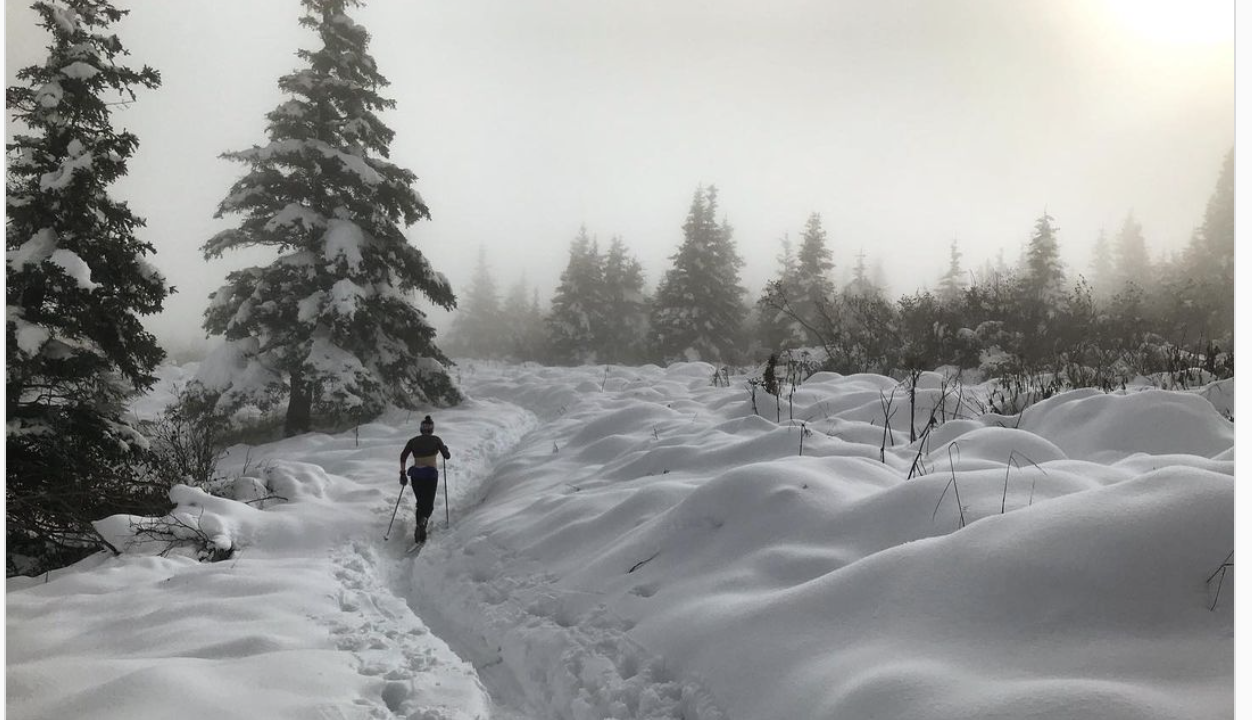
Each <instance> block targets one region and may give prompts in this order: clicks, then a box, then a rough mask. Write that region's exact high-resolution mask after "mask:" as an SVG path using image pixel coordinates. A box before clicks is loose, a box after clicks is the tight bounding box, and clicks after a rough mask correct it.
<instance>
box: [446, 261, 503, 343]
mask: <svg viewBox="0 0 1252 720" xmlns="http://www.w3.org/2000/svg"><path fill="white" fill-rule="evenodd" d="M504 336H505V324H504V321H503V319H502V318H501V315H500V297H499V294H498V292H497V291H496V281H495V278H493V277H492V276H491V269H490V268H488V267H487V253H486V251H485V250H484V249H483V248H482V247H479V249H478V265H477V266H476V267H475V269H474V279H473V280H472V281H471V282H470V286H469V289H468V290H466V292H465V299H464V300H463V301H462V302H461V303H460V306H459V307H458V308H457V314H456V317H455V318H453V320H452V332H451V333H449V337H448V346H449V348H450V349H451V351H452V352H455V353H458V354H461V355H465V356H466V357H473V358H498V357H500V356H501V355H502V354H503V353H504V352H506V350H507V347H506V345H505V342H504Z"/></svg>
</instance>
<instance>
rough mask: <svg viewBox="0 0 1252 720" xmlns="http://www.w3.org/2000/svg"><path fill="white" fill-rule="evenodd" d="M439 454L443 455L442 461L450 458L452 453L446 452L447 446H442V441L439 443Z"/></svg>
mask: <svg viewBox="0 0 1252 720" xmlns="http://www.w3.org/2000/svg"><path fill="white" fill-rule="evenodd" d="M439 452H440V453H442V454H443V459H444V460H447V459H448V458H450V457H452V453H450V452H448V446H447V445H444V444H443V441H442V440H441V441H440V442H439Z"/></svg>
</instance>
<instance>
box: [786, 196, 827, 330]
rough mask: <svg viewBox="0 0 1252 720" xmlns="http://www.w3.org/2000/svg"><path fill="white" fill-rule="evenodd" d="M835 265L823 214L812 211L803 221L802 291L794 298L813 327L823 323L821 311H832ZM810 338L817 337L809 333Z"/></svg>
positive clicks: (799, 257) (799, 275)
mask: <svg viewBox="0 0 1252 720" xmlns="http://www.w3.org/2000/svg"><path fill="white" fill-rule="evenodd" d="M834 267H835V263H834V261H833V260H832V259H831V253H830V248H828V247H827V246H826V230H825V229H823V228H822V216H821V215H819V214H817V213H813V214H812V215H810V216H809V219H808V222H807V223H805V225H804V234H803V235H802V236H801V238H800V250H799V252H798V253H797V254H796V286H797V288H798V289H799V291H800V294H799V297H797V298H796V301H795V302H796V306H797V307H796V310H797V312H798V313H799V314H800V316H801V317H803V318H804V319H805V322H806V323H808V324H809V326H811V327H818V326H820V325H821V324H822V315H823V314H829V309H828V308H829V305H830V303H831V302H832V301H833V300H834V297H835V284H834V282H832V281H831V279H830V273H831V271H832V270H833V269H834ZM810 335H811V333H810ZM809 340H811V341H816V340H817V338H816V337H812V336H810V337H809Z"/></svg>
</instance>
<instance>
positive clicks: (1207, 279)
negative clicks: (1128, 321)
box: [1163, 150, 1235, 349]
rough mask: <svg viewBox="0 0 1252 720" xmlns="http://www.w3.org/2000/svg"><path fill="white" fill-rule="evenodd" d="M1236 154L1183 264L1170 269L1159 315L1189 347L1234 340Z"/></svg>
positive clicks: (1226, 167)
mask: <svg viewBox="0 0 1252 720" xmlns="http://www.w3.org/2000/svg"><path fill="white" fill-rule="evenodd" d="M1234 252H1235V168H1234V150H1231V151H1230V152H1229V153H1227V155H1226V159H1225V161H1224V162H1223V163H1222V168H1221V172H1220V174H1219V176H1218V179H1217V184H1216V187H1214V188H1213V194H1212V195H1211V196H1209V201H1208V206H1207V207H1206V208H1205V212H1204V221H1203V223H1202V224H1201V225H1200V227H1198V228H1196V230H1195V232H1194V233H1193V234H1192V236H1191V241H1190V243H1188V245H1187V249H1186V251H1185V253H1184V255H1183V258H1182V261H1181V262H1180V263H1178V264H1177V265H1176V266H1175V267H1173V268H1170V271H1169V273H1168V278H1167V281H1168V291H1169V298H1170V300H1171V301H1172V302H1170V307H1169V308H1168V309H1167V310H1166V311H1165V312H1164V313H1163V314H1164V315H1166V316H1167V317H1168V320H1167V322H1168V323H1169V324H1170V325H1171V326H1172V328H1171V335H1172V336H1174V337H1178V338H1180V339H1182V338H1185V340H1186V341H1187V342H1196V341H1197V340H1199V341H1203V342H1217V343H1219V344H1220V345H1221V346H1222V347H1223V348H1225V349H1230V346H1231V344H1232V343H1233V340H1234V330H1235V327H1234V310H1235V306H1234V298H1235V286H1234V270H1235V254H1234Z"/></svg>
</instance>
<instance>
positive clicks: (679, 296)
mask: <svg viewBox="0 0 1252 720" xmlns="http://www.w3.org/2000/svg"><path fill="white" fill-rule="evenodd" d="M716 216H717V188H716V187H714V186H710V187H709V189H708V191H707V193H706V192H705V190H704V189H703V188H697V189H696V192H695V196H694V197H693V198H692V201H691V210H690V212H689V213H688V215H687V222H686V223H684V224H683V243H682V245H680V246H679V248H678V252H677V253H675V254H674V255H672V256H670V259H671V260H672V261H673V263H674V264H673V266H672V267H671V268H670V269H669V270H667V271H666V273H665V275H664V277H663V278H662V279H661V282H660V284H659V285H658V287H657V291H656V299H655V301H654V302H653V306H652V317H651V326H652V338H653V353H654V355H655V356H656V357H657V358H658V359H659V360H661V361H663V362H674V361H679V360H705V361H709V362H725V361H729V360H731V359H732V358H733V357H734V356H735V354H736V348H737V347H739V344H740V342H741V340H740V336H741V335H742V331H743V319H744V315H745V314H746V308H745V307H744V305H743V302H742V297H743V294H744V292H745V291H744V289H743V288H742V287H740V285H739V268H741V267H743V260H742V259H740V257H739V255H738V254H737V253H736V252H735V245H734V242H733V241H732V240H731V233H730V226H729V225H727V224H725V223H723V224H722V225H720V226H719V225H718V224H717V220H716Z"/></svg>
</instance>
